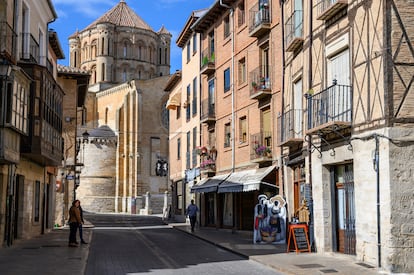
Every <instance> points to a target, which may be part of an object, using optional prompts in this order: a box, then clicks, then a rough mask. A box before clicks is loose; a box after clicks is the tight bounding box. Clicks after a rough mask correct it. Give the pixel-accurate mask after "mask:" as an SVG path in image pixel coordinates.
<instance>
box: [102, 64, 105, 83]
mask: <svg viewBox="0 0 414 275" xmlns="http://www.w3.org/2000/svg"><path fill="white" fill-rule="evenodd" d="M101 66H102V67H101V70H102V71H101V81H105V63H102V65H101Z"/></svg>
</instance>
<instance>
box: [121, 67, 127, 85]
mask: <svg viewBox="0 0 414 275" xmlns="http://www.w3.org/2000/svg"><path fill="white" fill-rule="evenodd" d="M122 81H123V82H125V81H127V71H126V69H124V70H123V72H122Z"/></svg>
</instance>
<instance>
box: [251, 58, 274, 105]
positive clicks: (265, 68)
mask: <svg viewBox="0 0 414 275" xmlns="http://www.w3.org/2000/svg"><path fill="white" fill-rule="evenodd" d="M270 72H271V70H270V66H269V65H262V66H259V67H257V68H255V69H254V70H253V71H251V72H250V81H251V86H250V98H253V99H260V98H262V97H264V96H266V95H269V94H271V84H272V81H271V78H270Z"/></svg>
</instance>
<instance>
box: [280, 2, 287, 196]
mask: <svg viewBox="0 0 414 275" xmlns="http://www.w3.org/2000/svg"><path fill="white" fill-rule="evenodd" d="M284 3H285V1H284V0H280V2H279V4H280V12H281V21H282V26H281V29H282V83H281V84H282V100H281V103H282V108H281V111H282V113H281V114H280V115H281V116H283V112H284V110H285V71H286V59H285V13H284V9H283V7H284ZM280 122H281V123H284V121H283V119H281V120H280ZM281 129H284V127H281ZM281 154H282V150H281ZM279 165H280V166H281V167H282V169H281V173H282V175H281V177H282V196H283V198H284V199H286V194H285V169H284V161H283V158H281V162H280V163H279Z"/></svg>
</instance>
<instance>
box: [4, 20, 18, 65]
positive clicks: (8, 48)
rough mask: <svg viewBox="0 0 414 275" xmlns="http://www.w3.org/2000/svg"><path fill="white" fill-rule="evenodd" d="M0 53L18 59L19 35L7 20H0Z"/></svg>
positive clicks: (13, 59)
mask: <svg viewBox="0 0 414 275" xmlns="http://www.w3.org/2000/svg"><path fill="white" fill-rule="evenodd" d="M0 37H1V39H0V53H1V54H2V55H5V57H8V58H9V59H11V60H12V61H14V62H15V61H16V44H17V43H16V42H17V41H16V39H17V35H16V33H15V32H14V30H13V28H12V27H11V26H10V25H9V24H8V23H7V22H0Z"/></svg>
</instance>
